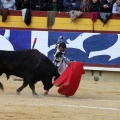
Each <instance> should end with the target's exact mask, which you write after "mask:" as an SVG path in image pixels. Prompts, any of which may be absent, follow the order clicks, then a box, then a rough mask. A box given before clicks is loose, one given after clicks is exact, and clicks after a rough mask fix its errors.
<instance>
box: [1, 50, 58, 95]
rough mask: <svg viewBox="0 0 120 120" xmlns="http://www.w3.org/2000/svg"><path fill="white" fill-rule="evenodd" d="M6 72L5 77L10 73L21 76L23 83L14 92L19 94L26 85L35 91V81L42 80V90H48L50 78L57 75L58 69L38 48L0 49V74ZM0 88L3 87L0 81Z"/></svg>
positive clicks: (34, 92)
mask: <svg viewBox="0 0 120 120" xmlns="http://www.w3.org/2000/svg"><path fill="white" fill-rule="evenodd" d="M3 73H5V74H6V77H7V79H9V77H10V75H14V76H17V77H21V78H23V84H22V86H21V87H19V88H18V89H17V90H16V92H17V93H18V94H19V93H20V92H21V91H22V90H23V89H24V88H25V87H26V86H27V85H29V87H30V88H31V90H32V94H33V95H37V93H36V91H35V83H36V82H37V81H40V80H41V81H42V83H43V85H44V90H46V91H49V89H50V88H51V87H52V86H53V84H52V78H54V80H55V79H57V78H58V77H59V73H58V70H57V69H56V68H55V66H54V64H53V63H52V61H50V60H49V58H48V57H46V56H45V55H44V54H42V53H41V52H39V51H38V50H23V51H0V75H2V74H3ZM0 86H1V89H4V88H3V86H2V83H0Z"/></svg>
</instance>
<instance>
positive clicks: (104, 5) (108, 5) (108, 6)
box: [101, 0, 115, 13]
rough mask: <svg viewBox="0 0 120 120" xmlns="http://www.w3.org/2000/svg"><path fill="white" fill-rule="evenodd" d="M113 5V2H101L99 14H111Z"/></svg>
mask: <svg viewBox="0 0 120 120" xmlns="http://www.w3.org/2000/svg"><path fill="white" fill-rule="evenodd" d="M114 3H115V0H101V12H110V13H112V7H113V4H114Z"/></svg>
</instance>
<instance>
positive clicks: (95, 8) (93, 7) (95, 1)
mask: <svg viewBox="0 0 120 120" xmlns="http://www.w3.org/2000/svg"><path fill="white" fill-rule="evenodd" d="M89 12H100V2H99V0H92V1H91V3H90V6H89Z"/></svg>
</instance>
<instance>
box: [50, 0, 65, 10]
mask: <svg viewBox="0 0 120 120" xmlns="http://www.w3.org/2000/svg"><path fill="white" fill-rule="evenodd" d="M48 10H49V11H63V1H62V0H49V4H48Z"/></svg>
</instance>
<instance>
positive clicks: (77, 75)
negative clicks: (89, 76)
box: [53, 62, 84, 96]
mask: <svg viewBox="0 0 120 120" xmlns="http://www.w3.org/2000/svg"><path fill="white" fill-rule="evenodd" d="M82 74H84V69H83V63H82V62H70V65H69V66H68V67H67V68H66V70H65V71H64V72H63V74H62V75H61V76H60V77H59V78H58V79H57V80H55V81H54V83H53V84H54V85H55V86H58V87H60V88H59V89H58V93H59V94H62V95H66V96H73V95H74V94H75V92H76V91H77V89H78V87H79V84H80V80H81V76H82Z"/></svg>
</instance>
